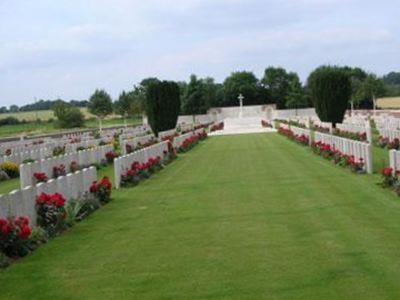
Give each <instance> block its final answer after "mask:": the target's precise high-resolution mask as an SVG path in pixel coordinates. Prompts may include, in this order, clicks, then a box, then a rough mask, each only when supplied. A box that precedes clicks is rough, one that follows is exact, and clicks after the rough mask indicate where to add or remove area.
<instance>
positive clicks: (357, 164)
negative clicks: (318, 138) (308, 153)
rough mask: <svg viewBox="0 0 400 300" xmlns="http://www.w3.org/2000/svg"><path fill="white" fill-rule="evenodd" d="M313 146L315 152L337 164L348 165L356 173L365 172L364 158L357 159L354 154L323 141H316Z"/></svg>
mask: <svg viewBox="0 0 400 300" xmlns="http://www.w3.org/2000/svg"><path fill="white" fill-rule="evenodd" d="M311 147H312V149H313V151H314V153H316V154H318V155H320V156H322V157H323V158H325V159H327V160H331V161H332V162H333V163H334V164H335V165H339V166H341V167H348V168H349V169H350V170H351V171H352V172H354V173H358V174H364V173H365V162H364V160H363V159H362V158H360V159H359V160H356V159H355V157H354V156H353V155H347V154H344V153H342V152H340V151H339V150H337V149H335V148H334V147H332V146H331V145H329V144H325V143H322V142H316V143H315V142H314V143H312V145H311Z"/></svg>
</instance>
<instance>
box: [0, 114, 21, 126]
mask: <svg viewBox="0 0 400 300" xmlns="http://www.w3.org/2000/svg"><path fill="white" fill-rule="evenodd" d="M20 123H21V122H20V121H19V120H18V119H17V118H15V117H12V116H9V117H6V118H2V119H0V126H3V125H18V124H20Z"/></svg>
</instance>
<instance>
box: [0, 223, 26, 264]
mask: <svg viewBox="0 0 400 300" xmlns="http://www.w3.org/2000/svg"><path fill="white" fill-rule="evenodd" d="M31 233H32V229H31V227H30V225H29V219H28V218H27V217H24V216H19V217H16V218H14V219H11V218H10V219H2V218H0V254H1V253H3V254H4V255H6V256H7V257H10V258H18V257H22V256H25V255H27V254H28V253H29V252H30V251H31V250H32V249H33V247H32V243H31V240H30V236H31ZM0 267H1V266H0Z"/></svg>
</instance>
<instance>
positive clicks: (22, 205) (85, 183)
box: [0, 167, 97, 226]
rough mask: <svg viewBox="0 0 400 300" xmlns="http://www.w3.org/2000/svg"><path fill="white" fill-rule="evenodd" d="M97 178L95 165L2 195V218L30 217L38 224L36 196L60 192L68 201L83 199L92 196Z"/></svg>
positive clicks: (0, 206) (0, 203) (0, 212)
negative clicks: (92, 187) (91, 192)
mask: <svg viewBox="0 0 400 300" xmlns="http://www.w3.org/2000/svg"><path fill="white" fill-rule="evenodd" d="M96 180H97V170H96V168H95V167H90V168H88V169H83V170H81V171H76V172H75V173H70V174H67V176H61V177H58V178H57V179H50V180H49V181H47V182H43V183H39V184H37V185H31V186H27V187H25V188H23V189H21V190H14V191H12V192H11V193H9V194H5V195H0V218H13V217H16V216H27V217H29V220H30V223H31V225H33V226H35V225H36V220H37V214H36V197H37V196H39V195H40V194H41V193H46V194H54V193H59V194H61V195H63V196H64V198H65V199H66V200H67V201H70V200H72V199H75V200H81V201H83V200H84V199H86V198H87V197H90V185H91V183H92V182H93V181H96Z"/></svg>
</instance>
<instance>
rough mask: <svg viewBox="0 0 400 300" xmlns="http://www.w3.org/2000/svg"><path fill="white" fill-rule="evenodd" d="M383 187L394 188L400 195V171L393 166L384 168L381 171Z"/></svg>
mask: <svg viewBox="0 0 400 300" xmlns="http://www.w3.org/2000/svg"><path fill="white" fill-rule="evenodd" d="M381 176H382V183H381V185H382V187H384V188H389V189H392V190H393V191H394V192H395V193H396V194H397V196H400V171H396V172H395V171H394V170H393V169H392V168H391V167H386V168H383V169H382V171H381Z"/></svg>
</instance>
